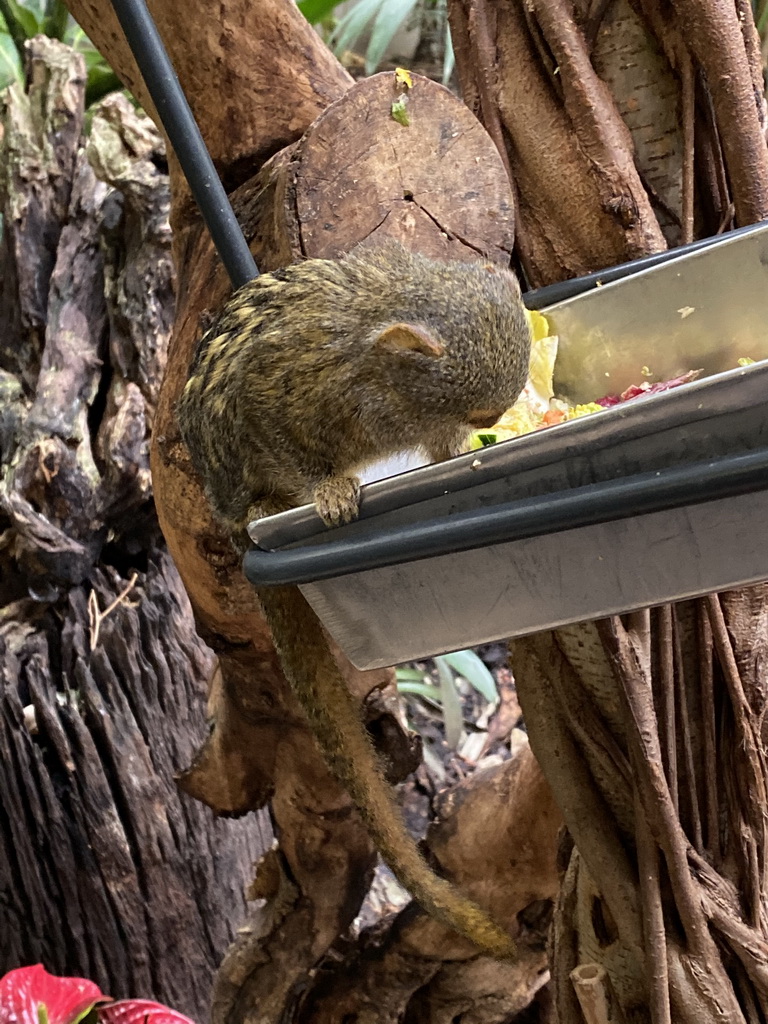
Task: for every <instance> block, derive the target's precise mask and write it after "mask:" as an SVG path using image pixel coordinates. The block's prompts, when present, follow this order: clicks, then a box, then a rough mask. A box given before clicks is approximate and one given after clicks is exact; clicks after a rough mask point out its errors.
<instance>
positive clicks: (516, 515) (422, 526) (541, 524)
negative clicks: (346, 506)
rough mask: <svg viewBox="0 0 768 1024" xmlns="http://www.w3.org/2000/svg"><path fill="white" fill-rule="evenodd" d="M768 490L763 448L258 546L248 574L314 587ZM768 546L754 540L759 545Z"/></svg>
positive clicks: (260, 581)
mask: <svg viewBox="0 0 768 1024" xmlns="http://www.w3.org/2000/svg"><path fill="white" fill-rule="evenodd" d="M766 488H768V448H761V449H759V450H757V451H754V452H750V453H748V454H746V455H737V456H727V457H724V458H720V459H717V460H713V461H711V462H697V463H691V464H689V465H687V466H680V467H674V468H670V469H665V470H657V471H654V472H650V473H639V474H636V475H634V476H630V477H623V478H621V479H619V480H608V481H604V482H602V483H597V484H590V485H588V486H584V487H576V488H573V489H572V490H569V491H558V492H556V493H553V494H545V495H542V496H540V497H534V498H524V499H522V500H520V501H514V502H507V503H505V504H502V505H492V506H490V507H487V508H480V509H473V510H472V511H469V512H459V513H457V514H456V515H453V516H447V517H443V518H441V519H437V520H430V521H426V522H422V523H413V524H407V525H404V526H397V527H394V528H392V529H390V530H384V531H378V532H377V533H376V534H375V535H373V536H367V537H365V536H364V537H357V538H353V539H344V538H343V536H342V537H340V538H339V539H338V541H334V540H331V541H329V542H326V543H321V544H317V545H314V546H307V547H303V548H295V549H293V550H288V551H262V550H261V549H259V548H252V549H251V550H250V551H248V552H247V553H246V555H245V558H244V560H243V571H244V572H245V575H246V577H247V578H248V579H249V580H250V582H251V583H253V584H255V585H256V586H257V587H272V586H280V585H284V584H298V583H312V582H316V581H319V580H324V579H330V578H332V577H335V576H345V575H347V574H349V573H354V572H362V571H364V570H366V569H378V568H382V567H384V566H388V565H397V564H400V563H402V562H414V561H419V560H420V559H422V558H431V557H434V556H437V555H447V554H453V553H455V552H458V551H471V550H473V549H475V548H481V547H486V546H489V545H492V544H500V543H503V542H505V541H512V540H522V539H523V538H527V537H540V536H542V535H544V534H549V533H558V532H560V531H562V530H570V529H574V528H576V527H579V526H593V525H595V524H597V523H604V522H609V521H613V520H618V519H627V518H629V517H630V516H635V515H642V514H646V513H649V512H660V511H663V510H665V509H672V508H679V507H681V506H684V505H695V504H700V503H702V502H705V501H711V500H714V499H716V498H728V497H734V496H736V495H738V494H746V493H750V492H753V491H759V490H764V489H766ZM763 542H764V539H763V538H755V543H763Z"/></svg>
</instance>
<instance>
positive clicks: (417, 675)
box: [395, 665, 426, 683]
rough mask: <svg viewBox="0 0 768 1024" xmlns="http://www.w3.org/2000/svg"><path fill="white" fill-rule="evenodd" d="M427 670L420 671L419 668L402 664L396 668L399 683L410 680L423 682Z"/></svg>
mask: <svg viewBox="0 0 768 1024" xmlns="http://www.w3.org/2000/svg"><path fill="white" fill-rule="evenodd" d="M425 675H426V673H425V672H420V671H419V669H417V668H410V667H409V666H407V665H401V666H400V668H396V669H395V678H396V679H397V681H398V683H400V682H403V683H404V682H405V681H406V680H410V681H411V682H416V683H418V682H422V681H423V680H424V676H425Z"/></svg>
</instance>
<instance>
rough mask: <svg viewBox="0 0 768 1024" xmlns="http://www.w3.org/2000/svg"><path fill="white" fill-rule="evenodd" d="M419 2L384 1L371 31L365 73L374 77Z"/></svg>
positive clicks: (411, 0)
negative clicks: (387, 51)
mask: <svg viewBox="0 0 768 1024" xmlns="http://www.w3.org/2000/svg"><path fill="white" fill-rule="evenodd" d="M417 3H418V0H383V2H382V4H381V6H380V7H379V9H378V11H377V13H376V18H375V20H374V22H373V28H372V29H371V39H370V42H369V43H368V49H367V50H366V53H365V72H366V74H368V75H372V74H373V73H374V71H375V70H376V68H377V67H378V66H379V64H381V61H382V58H383V57H384V53H385V51H386V49H387V47H388V46H389V44H390V43H391V42H392V39H393V38H394V36H395V34H396V32H397V31H398V29H399V28H400V26H401V25H403V24H405V22H406V21H407V20H408V18H409V17H410V15H411V11H412V10H413V8H414V7H415V6H416V4H417Z"/></svg>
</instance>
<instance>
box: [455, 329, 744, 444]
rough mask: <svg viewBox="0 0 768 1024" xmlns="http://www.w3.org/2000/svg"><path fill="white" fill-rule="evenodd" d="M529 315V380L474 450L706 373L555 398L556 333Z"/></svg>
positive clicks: (480, 433)
mask: <svg viewBox="0 0 768 1024" xmlns="http://www.w3.org/2000/svg"><path fill="white" fill-rule="evenodd" d="M527 315H528V322H529V323H530V325H531V334H532V336H533V344H532V346H531V366H530V370H529V375H528V382H527V384H526V385H525V387H524V388H523V391H522V393H521V395H520V397H519V398H518V400H517V402H515V404H514V405H513V406H512V408H511V409H507V411H506V412H505V413H504V415H503V416H502V417H501V419H500V420H499V421H498V423H495V424H494V425H493V426H492V427H490V428H489V429H485V430H476V431H474V433H473V434H472V439H471V450H472V451H474V450H475V449H478V448H485V447H486V446H487V445H489V444H496V442H497V441H508V440H509V439H510V438H512V437H520V436H521V435H522V434H529V433H531V431H533V430H541V429H542V428H543V427H551V426H554V425H555V424H557V423H565V422H566V421H567V420H573V419H576V418H577V417H579V416H588V415H590V414H591V413H595V412H602V410H603V409H610V408H612V407H613V406H614V405H619V404H620V403H622V402H629V401H632V399H634V398H641V397H643V396H647V395H658V394H661V393H662V392H664V391H669V390H671V389H672V388H676V387H679V386H680V385H681V384H689V383H690V382H691V381H694V380H697V379H698V378H699V377H700V376H701V374H702V373H703V370H688V372H687V373H682V374H680V376H678V377H673V378H672V379H671V380H664V381H657V382H656V383H654V384H652V383H651V382H650V381H648V380H645V381H643V382H642V383H641V384H632V385H630V387H628V388H627V389H626V390H625V391H622V393H621V394H620V395H604V396H603V397H602V398H598V399H596V400H595V401H594V402H586V403H582V404H575V403H571V402H568V401H567V400H565V399H562V398H555V393H554V387H553V380H554V375H555V360H556V358H557V340H558V339H557V335H554V334H551V333H550V328H549V324H548V323H547V318H546V317H545V316H544V314H543V313H539V312H537V311H535V310H529V311H527ZM754 361H755V360H754V359H751V358H749V357H748V356H744V357H742V358H741V359H739V360H738V365H739V366H751V365H752V364H753V363H754ZM650 373H651V371H650V370H649V369H648V367H646V366H644V367H643V368H642V371H641V374H642V376H648V375H650Z"/></svg>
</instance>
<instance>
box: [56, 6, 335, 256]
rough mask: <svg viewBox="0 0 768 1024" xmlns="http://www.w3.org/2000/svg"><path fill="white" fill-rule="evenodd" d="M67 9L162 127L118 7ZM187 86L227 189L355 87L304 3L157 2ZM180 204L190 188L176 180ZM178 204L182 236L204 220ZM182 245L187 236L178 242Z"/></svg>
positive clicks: (175, 218) (159, 17)
mask: <svg viewBox="0 0 768 1024" xmlns="http://www.w3.org/2000/svg"><path fill="white" fill-rule="evenodd" d="M67 7H68V8H69V10H70V11H71V13H72V14H73V15H74V17H75V18H76V19H77V21H78V22H79V24H80V25H81V26H82V27H83V29H84V30H85V32H86V33H87V35H88V36H89V38H90V39H92V40H93V42H94V44H95V45H96V46H97V47H98V49H99V50H100V51H101V53H102V54H103V55H104V56H105V57H106V59H107V61H108V62H109V65H110V67H112V68H113V70H114V71H115V72H116V73H117V74H118V75H119V76H120V78H121V79H122V80H123V82H125V84H126V85H127V86H128V88H129V89H130V90H131V91H132V92H133V94H134V95H135V96H136V97H137V98H138V99H139V101H140V103H141V105H142V106H143V107H144V109H145V110H147V111H148V112H149V113H150V114H152V115H153V116H154V118H155V121H157V117H156V114H155V112H154V106H153V104H152V102H151V100H150V99H149V96H148V94H147V90H146V87H145V85H144V82H143V80H142V77H141V75H140V74H139V70H138V68H137V66H136V62H135V61H134V59H133V56H132V54H131V52H130V50H129V49H128V44H127V43H126V40H125V37H124V36H123V33H122V30H121V29H120V26H119V24H118V22H117V18H116V17H115V13H114V11H113V9H112V5H111V4H109V3H104V2H103V0H68V2H67ZM149 9H150V11H151V13H152V15H153V17H154V19H155V21H156V23H157V27H158V29H159V31H160V34H161V36H162V37H163V41H164V42H165V45H166V47H167V49H168V53H169V55H170V58H171V60H172V62H173V66H174V68H175V70H176V74H177V75H178V78H179V81H180V82H181V86H182V88H183V89H184V92H185V94H186V96H187V99H188V100H189V104H190V106H191V108H192V111H193V112H194V114H195V117H196V118H197V121H198V123H199V124H200V127H201V129H202V132H203V136H204V138H205V140H206V144H207V146H208V149H209V150H210V152H211V155H212V157H213V159H214V162H215V163H216V166H217V168H218V169H219V172H220V174H221V175H222V178H223V180H224V182H225V184H226V185H227V187H228V188H233V187H235V186H236V185H239V184H241V183H242V182H243V181H245V180H247V179H248V178H250V177H251V175H252V174H253V173H254V171H255V170H257V169H258V167H259V166H260V165H261V164H262V163H263V162H264V161H265V160H266V159H267V158H268V157H270V156H272V155H273V154H274V153H276V152H278V150H280V149H283V148H284V147H285V146H287V145H288V144H289V143H291V142H294V141H295V140H296V139H298V138H299V136H300V135H301V134H302V133H303V132H304V130H305V129H306V127H307V126H308V125H309V124H310V123H311V122H312V121H313V120H314V118H315V117H317V115H318V114H320V113H321V112H322V110H324V108H325V107H326V106H327V105H328V104H329V103H331V102H333V100H335V99H337V98H338V97H339V96H340V95H341V94H342V93H343V92H344V91H345V90H346V89H347V88H348V87H349V86H350V85H351V83H352V79H351V78H350V77H349V75H348V74H347V73H346V71H344V69H343V68H342V67H341V65H340V64H339V63H338V61H337V60H336V59H335V57H333V55H332V54H331V53H330V51H329V50H328V49H327V47H325V46H324V45H323V44H322V42H321V40H320V38H319V37H318V36H317V34H316V33H315V31H314V30H313V29H312V28H311V27H310V26H309V24H308V23H307V21H306V20H305V19H304V17H303V16H302V15H301V13H300V12H299V10H298V9H297V7H296V6H295V4H293V3H285V0H259V3H258V4H254V3H251V2H250V0H223V2H220V3H217V4H216V5H215V6H213V7H212V6H211V5H210V4H208V3H206V2H205V0H194V2H187V3H185V4H184V5H183V6H181V5H179V3H178V2H177V0H150V3H149ZM172 180H173V186H174V192H175V194H176V195H177V198H179V199H181V196H182V194H186V185H185V183H184V181H183V179H182V178H181V175H179V174H173V175H172ZM197 217H198V214H197V212H196V210H195V209H194V208H193V207H192V206H191V204H189V203H188V202H184V203H181V202H180V203H179V204H178V205H176V204H175V205H174V209H173V224H174V228H179V229H180V228H181V227H182V225H183V224H184V223H186V221H187V220H193V221H195V220H197ZM178 241H179V242H181V238H179V239H178Z"/></svg>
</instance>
